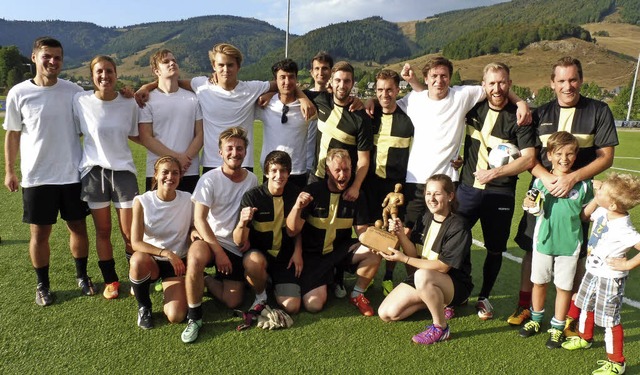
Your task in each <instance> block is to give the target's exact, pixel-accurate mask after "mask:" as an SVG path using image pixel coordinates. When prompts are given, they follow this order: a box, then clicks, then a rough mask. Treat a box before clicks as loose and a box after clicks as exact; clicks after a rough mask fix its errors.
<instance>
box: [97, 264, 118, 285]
mask: <svg viewBox="0 0 640 375" xmlns="http://www.w3.org/2000/svg"><path fill="white" fill-rule="evenodd" d="M98 267H100V271H101V272H102V278H103V279H104V282H105V284H111V283H112V282H114V281H118V274H117V273H116V262H115V261H114V260H113V259H109V260H99V261H98Z"/></svg>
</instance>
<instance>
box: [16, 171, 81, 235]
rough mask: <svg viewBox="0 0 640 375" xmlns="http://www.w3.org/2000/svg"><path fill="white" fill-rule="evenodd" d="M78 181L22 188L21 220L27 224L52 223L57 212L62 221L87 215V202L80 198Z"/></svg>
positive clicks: (79, 218)
mask: <svg viewBox="0 0 640 375" xmlns="http://www.w3.org/2000/svg"><path fill="white" fill-rule="evenodd" d="M81 190H82V186H81V184H80V183H79V182H77V183H74V184H66V185H40V186H34V187H30V188H23V189H22V207H23V213H22V221H23V222H25V223H27V224H35V225H53V224H55V223H56V221H57V219H58V212H60V217H62V220H64V221H76V220H83V219H84V218H85V217H86V216H87V215H89V207H88V206H87V202H83V201H82V200H81V199H80V192H81Z"/></svg>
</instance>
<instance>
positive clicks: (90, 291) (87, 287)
mask: <svg viewBox="0 0 640 375" xmlns="http://www.w3.org/2000/svg"><path fill="white" fill-rule="evenodd" d="M76 280H77V281H78V288H80V290H81V291H82V294H83V295H85V296H93V295H95V294H96V287H95V286H94V285H93V282H92V281H91V278H90V277H89V276H85V277H79V278H77V279H76Z"/></svg>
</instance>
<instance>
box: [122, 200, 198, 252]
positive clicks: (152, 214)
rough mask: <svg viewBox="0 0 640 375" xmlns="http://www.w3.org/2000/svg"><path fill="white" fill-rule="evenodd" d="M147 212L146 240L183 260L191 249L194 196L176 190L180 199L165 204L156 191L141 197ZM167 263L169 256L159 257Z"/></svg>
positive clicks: (143, 207) (145, 213) (145, 212)
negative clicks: (190, 237) (190, 235)
mask: <svg viewBox="0 0 640 375" xmlns="http://www.w3.org/2000/svg"><path fill="white" fill-rule="evenodd" d="M133 200H134V201H135V200H138V201H139V202H140V204H141V205H142V209H143V210H144V236H143V238H142V240H143V241H144V242H146V243H148V244H151V245H153V246H155V247H158V248H160V249H166V250H169V251H171V252H172V253H174V254H176V255H177V256H179V257H180V258H184V257H185V256H187V250H189V230H190V229H191V224H192V223H193V203H192V202H191V194H189V193H187V192H184V191H180V190H176V198H175V199H174V200H172V201H170V202H165V201H163V200H161V199H160V198H158V196H157V195H156V191H155V190H152V191H148V192H146V193H144V194H142V195H137V196H136V197H135V198H134V199H133ZM156 258H157V259H159V260H167V258H166V257H156Z"/></svg>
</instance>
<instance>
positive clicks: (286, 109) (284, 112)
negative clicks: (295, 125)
mask: <svg viewBox="0 0 640 375" xmlns="http://www.w3.org/2000/svg"><path fill="white" fill-rule="evenodd" d="M287 113H289V106H287V105H284V104H283V105H282V117H281V118H280V122H281V123H283V124H286V123H287V121H289V118H288V117H287Z"/></svg>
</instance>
